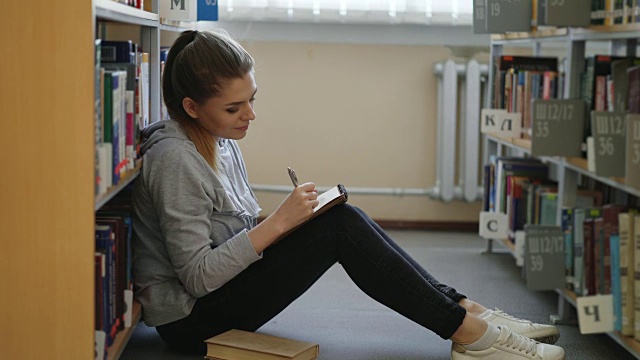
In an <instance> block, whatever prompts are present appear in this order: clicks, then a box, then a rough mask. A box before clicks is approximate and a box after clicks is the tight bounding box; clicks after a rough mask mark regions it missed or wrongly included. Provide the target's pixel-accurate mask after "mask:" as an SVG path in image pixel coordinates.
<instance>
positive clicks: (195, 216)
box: [145, 147, 261, 297]
mask: <svg viewBox="0 0 640 360" xmlns="http://www.w3.org/2000/svg"><path fill="white" fill-rule="evenodd" d="M154 160H155V161H151V167H150V170H149V172H148V178H147V179H148V188H149V192H150V194H151V196H152V198H153V200H154V206H155V208H156V211H157V213H158V218H159V222H160V231H161V232H162V236H163V238H164V241H165V246H166V250H167V253H168V255H169V258H170V261H171V264H172V266H173V269H174V271H175V272H176V274H177V275H178V278H179V279H180V281H181V282H182V284H183V285H184V286H185V287H186V289H187V291H188V292H189V293H190V294H192V295H193V296H195V297H201V296H204V295H206V294H208V293H210V292H211V291H213V290H216V289H217V288H219V287H221V286H222V285H224V284H225V283H226V282H227V281H229V280H231V279H232V278H233V277H234V276H236V275H237V274H239V273H240V272H241V271H243V270H244V269H246V268H247V267H248V266H249V265H250V264H251V263H253V262H255V261H257V260H258V259H260V258H261V256H260V255H258V254H256V252H255V249H254V248H253V245H252V244H251V241H250V240H249V237H248V235H247V231H246V230H243V231H241V232H239V233H238V234H236V235H234V236H233V237H231V238H230V239H224V240H226V241H225V242H224V243H223V244H222V245H220V246H217V247H215V248H212V246H211V244H212V241H211V239H210V236H211V231H212V229H211V219H212V217H215V216H217V215H218V213H217V211H216V210H215V209H214V204H215V202H214V200H215V197H216V196H217V195H216V194H218V192H217V191H216V189H215V188H214V186H213V181H212V178H211V177H212V174H211V171H212V170H211V168H210V167H209V165H208V164H207V163H206V162H205V161H204V159H202V157H201V156H200V155H199V154H198V153H197V152H196V151H195V150H194V149H190V148H186V147H173V148H172V149H171V150H170V151H164V152H162V154H161V156H160V157H159V158H156V159H154ZM148 165H149V162H147V163H145V166H148ZM221 240H223V239H221Z"/></svg>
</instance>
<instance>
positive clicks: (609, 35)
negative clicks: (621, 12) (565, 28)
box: [571, 23, 640, 41]
mask: <svg viewBox="0 0 640 360" xmlns="http://www.w3.org/2000/svg"><path fill="white" fill-rule="evenodd" d="M639 32H640V23H631V24H619V25H609V26H605V25H596V26H590V27H588V28H575V29H571V37H572V38H573V40H606V41H609V40H616V39H637V38H639V37H640V34H639Z"/></svg>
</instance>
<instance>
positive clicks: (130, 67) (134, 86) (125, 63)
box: [95, 40, 150, 195]
mask: <svg viewBox="0 0 640 360" xmlns="http://www.w3.org/2000/svg"><path fill="white" fill-rule="evenodd" d="M149 106H150V104H149V55H148V53H146V52H142V51H140V49H139V47H138V46H137V45H136V44H134V43H132V42H131V41H104V40H97V41H96V89H95V113H96V119H95V130H96V134H95V136H96V139H95V143H96V186H95V194H96V195H102V194H104V193H106V192H107V191H108V190H109V188H110V187H111V186H113V185H117V184H118V182H119V181H120V178H121V177H123V176H125V175H126V174H127V172H129V171H132V170H133V169H134V168H135V167H136V164H137V162H138V160H139V146H140V137H139V134H140V130H141V129H142V128H144V127H145V126H147V125H148V124H149Z"/></svg>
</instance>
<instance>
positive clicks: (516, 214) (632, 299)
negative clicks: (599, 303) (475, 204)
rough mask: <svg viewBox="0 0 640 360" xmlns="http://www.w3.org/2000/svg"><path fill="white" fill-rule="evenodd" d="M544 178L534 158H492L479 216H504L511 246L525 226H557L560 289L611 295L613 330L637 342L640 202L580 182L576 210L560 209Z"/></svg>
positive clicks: (546, 168) (546, 176)
mask: <svg viewBox="0 0 640 360" xmlns="http://www.w3.org/2000/svg"><path fill="white" fill-rule="evenodd" d="M549 173H550V171H549V165H548V164H546V163H543V162H542V161H540V160H539V159H536V158H519V157H497V158H492V159H491V162H490V164H487V165H485V167H484V183H485V198H484V205H483V206H484V211H494V212H499V213H504V214H506V215H507V219H508V222H507V227H508V234H509V240H511V241H514V238H515V237H516V236H515V234H516V232H519V231H525V232H526V231H527V225H551V226H558V227H559V228H560V229H561V231H562V233H563V252H564V260H562V261H563V263H564V269H565V271H564V272H565V279H564V287H565V288H566V289H569V290H571V291H573V292H575V294H576V295H577V296H591V295H597V294H612V295H613V298H614V311H615V319H616V320H617V323H616V328H617V330H619V331H622V333H623V334H624V335H625V336H634V337H636V339H638V340H640V212H639V211H638V209H640V206H639V205H640V199H638V198H637V197H634V196H629V195H626V196H621V195H622V194H623V193H622V192H621V191H619V190H617V189H614V188H612V187H610V186H607V185H603V184H602V183H599V182H597V181H595V180H591V179H587V178H583V179H582V183H581V184H580V188H579V189H578V190H577V192H576V198H575V206H572V207H563V206H562V204H561V202H560V196H559V194H558V184H557V183H556V182H554V181H552V180H550V179H549ZM559 209H560V219H558V211H559ZM526 260H527V259H525V261H526Z"/></svg>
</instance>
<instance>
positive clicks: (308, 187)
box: [272, 182, 319, 232]
mask: <svg viewBox="0 0 640 360" xmlns="http://www.w3.org/2000/svg"><path fill="white" fill-rule="evenodd" d="M318 204H319V201H318V192H317V190H316V185H315V184H314V183H310V182H309V183H304V184H301V185H299V186H297V187H296V188H295V189H293V191H292V192H291V193H290V194H289V195H287V197H286V198H285V199H284V201H282V203H281V204H280V205H279V206H278V208H277V209H276V210H275V211H274V213H273V214H272V215H273V216H274V217H275V218H276V219H277V220H278V221H279V222H280V224H281V226H282V229H283V230H284V231H285V232H286V231H289V230H291V229H293V228H295V227H296V226H298V225H300V224H302V223H303V222H305V221H306V220H309V219H310V218H311V215H313V208H315V207H316V206H318Z"/></svg>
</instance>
